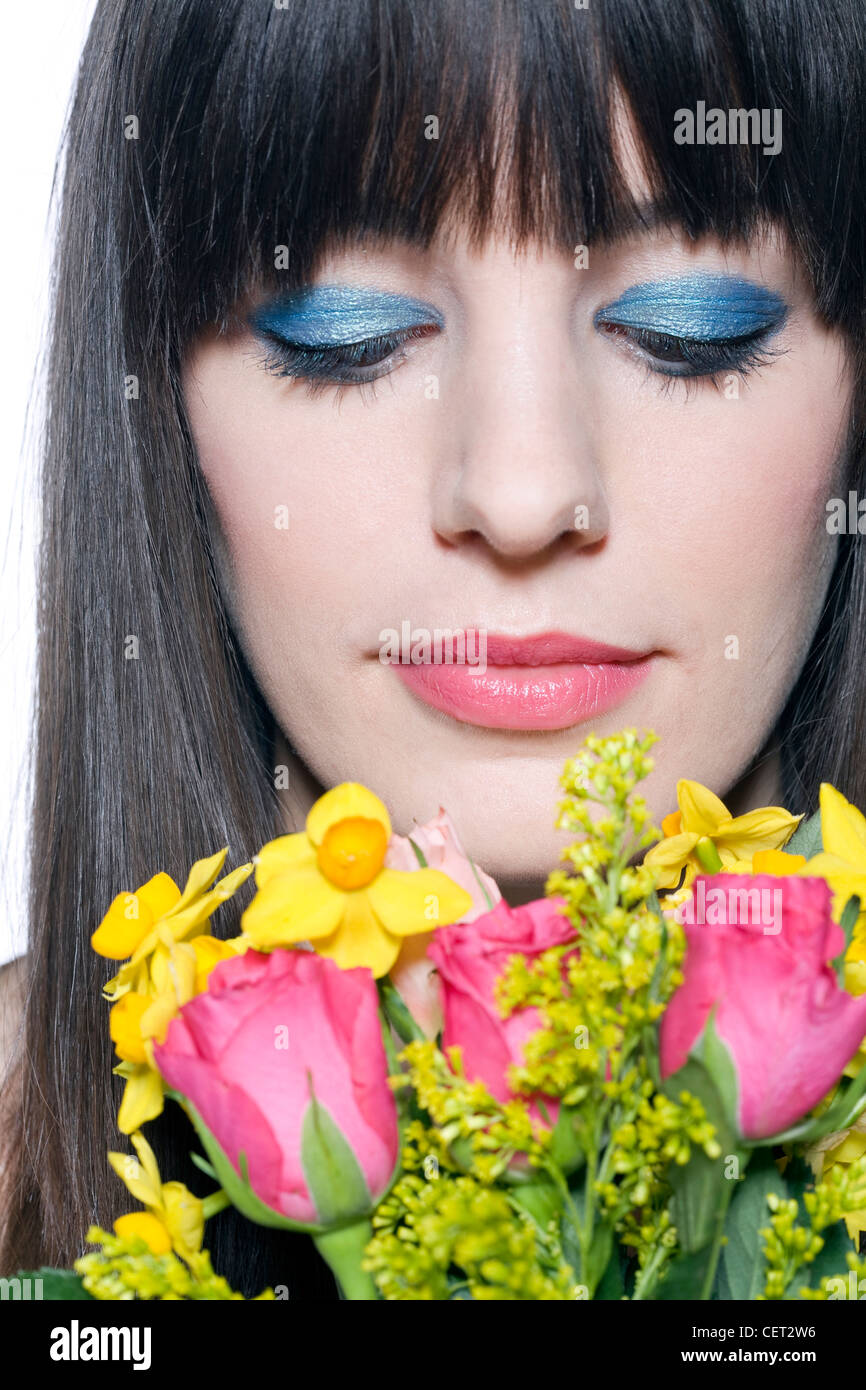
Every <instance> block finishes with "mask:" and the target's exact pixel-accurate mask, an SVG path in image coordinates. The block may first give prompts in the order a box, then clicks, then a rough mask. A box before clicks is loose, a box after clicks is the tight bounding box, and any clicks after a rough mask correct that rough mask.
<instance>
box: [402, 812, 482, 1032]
mask: <svg viewBox="0 0 866 1390" xmlns="http://www.w3.org/2000/svg"><path fill="white" fill-rule="evenodd" d="M411 838H412V840H414V842H415V844H416V845H417V846H418V848H419V849H420V851H421V853H422V854H423V855H424V858H425V859H426V861H427V865H428V867H429V868H431V869H438V870H439V871H440V873H443V874H447V875H448V877H449V878H453V880H454V882H455V883H458V884H459V885H460V887H461V888H463V889H464V890H465V891H466V892H467V893H468V894H469V896H470V897H471V898H472V910H471V911H470V912H467V914H466V916H465V917H463V918H462V920H463V921H464V922H474V920H475V918H476V917H480V916H481V914H482V913H483V912H488V911H489V910H490V906H491V904H493V905H495V904H496V903H498V902H500V901H501V899H502V894H501V893H500V891H499V889H498V887H497V886H496V884H495V882H494V881H493V879H492V878H490V876H489V875H488V874H485V873H484V872H483V870H481V869H479V868H478V867H477V865H475V864H473V863H472V861H471V859H470V858H469V856H468V855H467V854H466V852H465V850H464V849H463V846H462V844H461V843H460V839H459V837H458V834H457V830H456V828H455V826H454V822H453V821H452V820H451V817H450V816H449V815H448V813H447V812H446V811H442V810H440V812H439V815H438V816H436V817H435V819H434V820H431V821H428V822H427V824H426V825H418V826H416V827H415V829H414V830H413V831H412V836H411ZM385 863H386V864H387V865H388V868H389V869H401V870H402V871H403V872H407V873H408V872H411V870H412V869H417V868H420V865H419V863H418V856H417V855H416V853H415V851H414V850H413V848H412V846H411V844H410V843H409V839H408V838H407V837H406V836H405V835H394V836H392V838H391V843H390V845H389V846H388V853H387V855H386V858H385ZM485 894H486V895H487V896H485ZM488 898H489V902H488ZM432 936H433V933H432V932H431V933H430V934H429V935H423V936H410V937H407V938H406V941H405V943H404V945H403V948H402V950H401V951H400V956H399V958H398V960H397V963H396V965H395V966H394V968H393V969H392V971H391V979H392V980H393V982H394V984H395V985H396V987H397V989H398V990H399V992H400V994H401V996H402V998H403V1000H404V1002H405V1004H406V1007H407V1008H408V1010H409V1012H410V1013H411V1014H412V1016H413V1018H414V1019H415V1022H416V1023H417V1024H418V1025H419V1027H420V1028H422V1029H423V1030H424V1032H425V1033H426V1034H427V1036H428V1038H435V1036H436V1034H437V1033H438V1032H439V1030H440V1028H441V1027H442V1003H441V998H440V992H439V984H438V980H437V978H436V968H435V966H434V965H433V962H432V960H430V958H429V956H428V955H427V947H428V946H429V944H430V941H431V939H432Z"/></svg>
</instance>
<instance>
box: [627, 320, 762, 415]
mask: <svg viewBox="0 0 866 1390" xmlns="http://www.w3.org/2000/svg"><path fill="white" fill-rule="evenodd" d="M602 327H603V328H604V330H605V331H606V332H607V333H609V334H610V335H611V336H616V337H620V338H622V339H623V340H624V342H625V343H626V344H627V345H628V346H629V347H631V348H634V347H637V348H639V349H641V353H640V356H641V358H642V360H643V362H644V364H645V366H646V369H647V375H648V376H652V377H654V378H655V379H656V380H657V381H659V379H660V381H659V384H660V386H661V389H662V391H663V392H664V393H665V394H669V393H670V392H671V391H673V390H675V389H676V386H677V384H681V385H683V386H684V387H685V390H686V396H687V398H688V397H689V396H690V395H691V394H692V393H693V392H694V391H696V390H697V389H698V387H699V386H701V385H708V386H712V387H714V388H715V389H716V390H717V391H718V390H721V389H722V385H723V382H722V378H723V377H725V376H729V375H730V374H731V373H732V372H735V373H736V374H737V375H738V376H739V377H741V378H742V379H743V380H745V378H746V377H748V376H750V375H751V373H752V372H754V371H756V370H757V369H758V368H759V367H763V366H766V365H767V363H769V362H771V361H773V359H774V358H776V357H781V356H783V355H784V352H785V349H784V348H776V347H771V346H770V345H769V343H768V342H767V341H766V336H767V333H766V330H764V329H761V330H759V331H758V332H757V333H752V334H750V335H748V336H746V337H742V338H715V339H697V338H677V337H674V336H673V334H670V333H656V332H653V331H652V330H650V329H643V328H630V329H624V328H622V327H621V326H620V325H619V324H603V325H602ZM659 349H662V350H667V351H669V352H675V353H676V354H677V355H678V356H679V357H680V359H681V361H682V362H683V363H685V365H686V368H687V370H685V371H672V370H666V366H667V364H666V363H665V362H664V360H663V359H662V358H659V357H658V356H656V355H655V354H656V352H657V351H658V350H659ZM654 350H655V351H654Z"/></svg>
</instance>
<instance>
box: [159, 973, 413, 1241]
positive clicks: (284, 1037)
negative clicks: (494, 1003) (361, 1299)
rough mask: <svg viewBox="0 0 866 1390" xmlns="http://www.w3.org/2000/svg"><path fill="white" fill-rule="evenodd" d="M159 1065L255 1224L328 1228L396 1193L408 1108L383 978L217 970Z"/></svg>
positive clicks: (169, 1039) (174, 1028)
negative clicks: (390, 1053)
mask: <svg viewBox="0 0 866 1390" xmlns="http://www.w3.org/2000/svg"><path fill="white" fill-rule="evenodd" d="M154 1056H155V1060H156V1064H157V1066H158V1068H159V1070H160V1072H161V1073H162V1076H163V1077H164V1079H165V1081H166V1082H167V1084H168V1085H169V1086H170V1087H172V1088H173V1089H174V1090H175V1091H177V1092H179V1094H180V1096H181V1097H182V1098H183V1100H184V1101H185V1103H186V1108H187V1109H188V1110H189V1113H190V1116H191V1118H192V1120H193V1123H195V1124H196V1128H197V1129H198V1132H199V1135H200V1137H201V1138H202V1142H203V1143H204V1146H205V1149H206V1151H207V1155H208V1158H209V1159H210V1161H211V1163H212V1165H213V1166H214V1169H215V1170H216V1172H217V1176H218V1178H219V1179H220V1181H221V1182H222V1185H223V1186H224V1187H225V1189H226V1191H227V1193H228V1195H229V1197H230V1198H231V1200H232V1202H233V1203H234V1204H235V1206H237V1207H239V1209H240V1210H241V1211H243V1212H244V1214H245V1215H247V1216H248V1217H250V1219H252V1220H257V1221H259V1222H261V1223H262V1224H265V1225H288V1226H302V1227H306V1228H323V1227H328V1226H331V1225H334V1224H336V1223H338V1222H344V1221H348V1220H351V1219H354V1218H355V1217H358V1216H362V1215H364V1214H365V1213H367V1212H369V1211H370V1210H371V1209H372V1207H373V1206H374V1205H375V1204H376V1202H378V1201H379V1200H380V1198H381V1197H382V1196H383V1195H384V1193H385V1192H386V1191H387V1190H388V1188H389V1186H390V1184H391V1182H392V1179H393V1176H394V1172H395V1168H396V1165H397V1159H398V1153H399V1136H398V1128H397V1109H396V1104H395V1101H394V1096H393V1093H392V1091H391V1089H390V1087H389V1086H388V1082H387V1076H388V1067H387V1062H386V1058H385V1049H384V1045H383V1041H382V1026H381V1022H380V1018H379V1007H378V992H377V989H376V984H375V981H374V980H373V976H372V974H371V972H370V971H369V970H366V969H356V970H341V969H340V968H339V966H337V965H336V964H335V963H334V962H333V961H331V960H328V959H327V958H326V957H324V956H318V955H314V954H312V953H310V952H307V951H287V950H275V951H272V952H271V953H270V954H269V955H262V954H260V953H259V952H257V951H247V952H246V954H245V955H241V956H236V957H234V958H233V959H231V960H227V961H224V962H223V963H222V964H220V965H218V966H217V967H216V969H215V970H214V972H213V974H212V975H211V977H210V981H209V985H208V990H207V992H206V993H205V994H200V995H198V996H197V997H196V998H194V999H193V1000H191V1001H190V1003H188V1004H186V1005H185V1006H184V1008H183V1009H181V1011H180V1014H179V1016H178V1017H177V1018H176V1019H174V1021H173V1022H172V1023H171V1024H170V1026H169V1029H168V1033H167V1036H166V1040H165V1043H164V1044H163V1045H162V1046H161V1047H156V1048H154Z"/></svg>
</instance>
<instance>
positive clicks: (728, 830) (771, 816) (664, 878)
mask: <svg viewBox="0 0 866 1390" xmlns="http://www.w3.org/2000/svg"><path fill="white" fill-rule="evenodd" d="M677 803H678V807H679V809H678V810H677V811H674V812H672V814H671V815H669V816H665V818H664V820H663V821H662V833H663V835H664V839H662V840H660V841H659V843H658V844H657V845H655V846H654V847H653V848H652V849H651V850H650V851H649V853H648V854H647V856H646V860H645V863H647V864H648V865H649V866H650V867H651V868H653V869H654V870H655V871H656V872H657V873H658V875H659V887H660V888H662V889H665V888H675V887H676V885H677V884H678V883H679V880H680V875H681V874H682V872H683V869H685V871H686V877H685V880H684V882H683V885H682V886H683V887H687V886H688V885H689V884H690V883H691V881H692V879H693V878H694V876H695V874H696V873H720V872H721V871H722V870H725V869H728V870H733V869H734V866H742V865H743V864H748V865H749V868H747V869H743V868H741V867H740V868H739V869H738V871H739V872H745V873H750V872H752V871H753V870H752V865H753V862H754V858H755V855H756V854H760V853H761V852H762V851H767V850H778V849H780V848H781V847H782V845H784V844H785V843H786V842H787V841H788V840H789V839H790V837H791V836H792V835H793V833H794V831H795V830H796V828H797V826H798V824H799V823H800V821H801V820H802V816H792V815H790V814H789V813H788V812H787V811H785V810H784V809H783V808H782V807H781V806H765V807H763V808H762V809H761V810H759V811H749V812H747V814H746V815H744V816H732V815H731V813H730V811H729V810H728V808H727V806H725V804H724V802H723V801H720V800H719V798H718V797H717V796H715V795H714V794H713V793H712V792H711V791H709V790H708V789H707V788H706V787H703V786H701V784H700V782H689V781H686V780H682V781H680V782H677ZM754 872H763V873H767V872H773V873H775V872H778V870H775V869H773V870H768V869H766V868H764V869H762V870H757V869H756V870H754Z"/></svg>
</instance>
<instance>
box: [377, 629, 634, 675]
mask: <svg viewBox="0 0 866 1390" xmlns="http://www.w3.org/2000/svg"><path fill="white" fill-rule="evenodd" d="M412 630H413V631H415V630H416V629H415V625H414V623H413V624H412ZM417 631H419V632H429V633H430V634H431V638H432V637H433V636H436V637H437V639H438V640H437V642H436V644H435V655H434V656H433V658H432V659H433V661H434V662H437V663H438V662H439V660H440V653H441V661H442V663H443V664H448V665H451V664H454V663H455V662H456V661H457V660H458V656H459V645H458V644H459V643H460V637H461V634H462V636H463V644H462V645H464V647H465V650H466V652H469V653H472V655H474V658H475V661H477V660H478V657H479V655H481V656H485V655H486V662H487V665H488V666H535V667H539V666H556V665H569V664H570V665H586V666H601V665H604V664H605V663H607V662H629V661H641V660H643V659H645V658H646V657H647V656H649V655H651V650H650V649H649V648H644V649H642V650H640V651H636V650H633V649H632V648H629V647H619V646H614V645H613V644H611V643H610V642H598V641H596V640H595V639H594V638H592V637H580V636H575V635H574V634H572V633H568V632H560V631H557V630H555V629H550V630H547V631H544V632H534V633H527V634H526V635H525V636H518V635H514V634H511V633H501V632H490V631H488V630H487V629H486V628H485V627H484V626H483V624H481V623H479V624H473V625H472V626H467V627H464V628H431V629H424V628H419V629H417ZM482 639H485V640H486V653H485V651H484V648H483V647H482V648H481V651H480V652H479V644H480V642H481V640H482ZM431 646H433V643H432V641H431ZM401 656H402V657H403V659H404V660H408V659H409V650H408V649H407V650H406V651H405V653H404V652H403V651H402V649H401ZM470 664H474V662H473V660H472V656H470Z"/></svg>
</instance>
